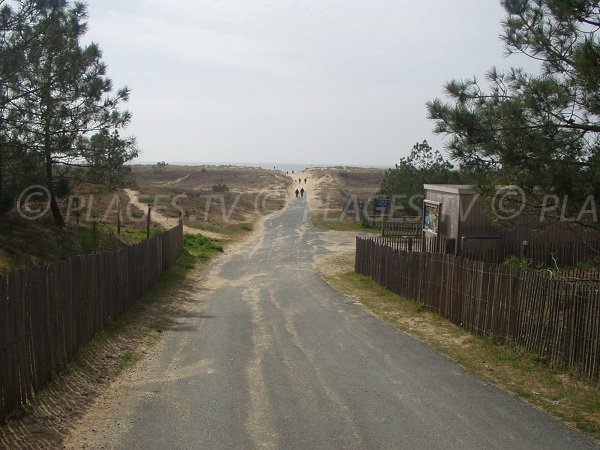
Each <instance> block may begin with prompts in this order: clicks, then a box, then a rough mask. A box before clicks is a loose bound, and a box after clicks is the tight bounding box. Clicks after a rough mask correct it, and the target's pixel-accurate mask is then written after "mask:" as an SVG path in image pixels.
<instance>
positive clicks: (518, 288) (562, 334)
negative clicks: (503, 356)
mask: <svg viewBox="0 0 600 450" xmlns="http://www.w3.org/2000/svg"><path fill="white" fill-rule="evenodd" d="M355 269H356V272H358V273H360V274H363V275H367V276H370V277H371V278H373V279H374V280H375V281H377V282H378V283H379V284H381V285H382V286H384V287H386V288H388V289H390V290H391V291H393V292H395V293H397V294H400V295H402V296H403V297H406V298H409V299H413V300H416V301H418V302H420V303H422V304H423V305H424V306H426V307H427V308H428V309H431V310H434V311H437V312H439V313H440V314H442V315H443V316H444V317H446V318H448V319H449V320H451V321H452V322H454V323H455V324H457V325H459V326H461V327H463V328H465V329H466V330H468V331H469V332H471V333H473V334H476V335H493V336H496V337H501V338H504V339H506V340H509V341H511V342H513V343H515V344H517V345H520V346H523V347H525V348H526V349H527V350H529V351H531V352H534V353H536V354H537V355H539V357H540V358H544V359H546V360H547V361H548V362H549V363H550V364H551V365H552V366H554V367H570V368H574V369H576V370H577V371H579V372H580V373H582V374H583V375H585V376H586V377H588V378H590V379H593V380H596V381H597V380H598V378H599V366H600V364H599V359H600V282H599V281H598V280H597V279H590V280H573V279H569V280H565V279H556V278H552V277H550V276H549V275H548V274H546V273H544V272H536V271H533V270H528V269H518V268H515V267H511V266H508V265H503V264H495V263H486V262H482V261H473V260H469V259H466V258H462V257H457V256H453V255H448V254H441V253H425V252H407V251H404V250H402V249H398V248H395V247H392V246H389V245H386V241H385V240H381V239H378V238H370V237H357V240H356V260H355Z"/></svg>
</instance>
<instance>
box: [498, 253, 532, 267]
mask: <svg viewBox="0 0 600 450" xmlns="http://www.w3.org/2000/svg"><path fill="white" fill-rule="evenodd" d="M504 264H505V265H507V266H511V267H514V268H517V269H527V268H528V267H531V265H532V261H531V259H529V258H523V257H520V256H514V255H513V256H509V257H507V258H506V259H505V260H504Z"/></svg>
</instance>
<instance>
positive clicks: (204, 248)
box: [183, 234, 223, 261]
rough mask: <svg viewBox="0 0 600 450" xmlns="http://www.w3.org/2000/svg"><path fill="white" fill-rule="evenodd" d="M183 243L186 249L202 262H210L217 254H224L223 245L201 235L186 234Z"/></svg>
mask: <svg viewBox="0 0 600 450" xmlns="http://www.w3.org/2000/svg"><path fill="white" fill-rule="evenodd" d="M183 242H184V246H185V248H186V249H187V250H188V251H189V252H190V253H191V254H192V255H194V256H195V257H196V258H198V259H199V260H200V261H206V260H208V259H209V258H210V257H211V255H213V254H214V253H216V252H223V246H222V245H221V244H219V243H217V242H216V241H215V240H213V239H209V238H207V237H205V236H202V235H201V234H185V235H184V236H183Z"/></svg>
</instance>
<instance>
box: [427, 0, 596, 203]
mask: <svg viewBox="0 0 600 450" xmlns="http://www.w3.org/2000/svg"><path fill="white" fill-rule="evenodd" d="M502 4H503V7H504V8H505V10H506V13H507V16H506V19H505V20H504V22H503V28H504V34H503V36H502V39H503V40H504V42H505V44H506V50H507V53H509V54H512V53H520V54H524V55H527V56H528V57H530V58H533V59H535V60H537V61H539V62H540V65H541V71H540V73H539V74H529V73H526V72H525V71H524V70H522V69H519V68H513V69H511V70H509V71H508V72H507V73H500V72H498V71H497V70H496V69H494V68H493V69H491V70H490V71H489V73H488V74H487V76H486V78H487V81H488V83H489V86H488V87H487V88H486V87H485V86H482V85H481V84H480V83H479V82H478V80H477V79H476V78H472V79H467V80H454V81H451V82H449V83H448V84H447V85H446V86H445V91H446V94H447V95H448V96H449V97H450V99H451V101H450V102H449V103H445V102H443V101H441V100H439V99H436V100H434V101H432V102H430V103H428V105H427V107H428V111H429V117H430V118H431V119H433V120H434V121H435V122H436V127H435V131H436V132H438V133H443V134H448V135H450V136H451V140H450V144H449V146H448V148H449V151H450V153H451V156H452V157H453V158H455V159H456V160H457V161H458V162H459V163H460V164H461V166H465V167H466V166H476V167H479V168H487V169H488V170H495V171H498V172H497V173H499V174H501V176H500V177H498V178H496V179H495V180H494V183H505V184H518V185H519V186H521V188H523V189H524V190H525V191H526V192H534V191H542V192H546V193H551V194H555V195H557V196H558V197H560V198H564V196H567V197H568V199H569V204H570V205H571V206H572V207H573V208H575V209H576V208H578V207H580V206H581V204H582V203H585V201H586V199H587V198H588V195H589V194H593V195H594V196H595V199H596V201H597V200H598V199H600V160H599V158H600V39H599V34H598V30H599V29H600V6H599V4H598V2H597V1H592V0H571V1H564V0H504V1H503V2H502Z"/></svg>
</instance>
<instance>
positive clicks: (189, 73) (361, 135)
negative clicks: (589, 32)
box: [88, 0, 522, 166]
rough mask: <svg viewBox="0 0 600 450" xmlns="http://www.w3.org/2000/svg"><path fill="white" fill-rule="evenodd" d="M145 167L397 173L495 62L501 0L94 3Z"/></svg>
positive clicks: (96, 36) (93, 18)
mask: <svg viewBox="0 0 600 450" xmlns="http://www.w3.org/2000/svg"><path fill="white" fill-rule="evenodd" d="M88 5H89V15H90V17H89V33H88V39H90V40H93V41H95V42H97V43H99V44H100V47H101V48H102V50H103V52H104V60H105V62H106V63H107V64H108V66H109V71H108V74H109V76H110V77H111V78H112V79H113V81H114V84H115V87H121V86H123V85H127V86H128V87H130V88H131V90H132V97H131V101H130V102H129V104H128V107H127V109H129V110H130V111H131V112H132V113H133V122H132V124H131V126H130V127H129V129H128V131H129V132H130V133H131V134H134V135H135V136H137V138H138V143H139V146H140V149H141V152H142V153H141V156H140V158H139V159H140V160H142V161H146V162H155V161H160V160H165V161H168V162H175V161H179V162H238V163H239V162H248V163H309V164H336V165H337V164H342V165H353V164H372V165H381V166H392V165H393V164H394V163H395V162H397V161H398V159H399V158H400V157H402V156H406V155H407V154H408V153H409V152H410V149H411V147H412V146H413V145H414V143H415V142H417V141H421V140H423V139H427V140H428V141H429V142H430V143H431V144H432V145H433V146H434V147H436V148H440V149H441V148H442V147H443V141H442V139H441V137H439V136H436V135H434V134H433V133H432V128H433V125H434V124H433V122H432V121H430V120H428V119H427V117H426V116H427V113H426V108H425V103H426V102H427V101H429V100H432V99H433V98H435V97H440V96H442V95H443V92H442V87H443V85H444V83H445V82H446V81H448V80H450V79H453V78H465V77H469V76H473V75H477V76H478V77H480V78H481V79H483V75H484V74H485V72H486V71H487V70H488V69H489V68H490V67H491V66H492V65H496V66H498V67H508V66H510V65H519V62H521V63H522V60H521V61H519V60H516V59H514V58H513V57H511V58H508V59H506V58H505V57H504V56H503V53H504V48H503V44H502V42H501V41H500V39H499V35H500V33H501V25H500V22H501V20H502V19H503V17H504V13H503V10H502V8H501V6H500V5H499V2H498V1H496V0H461V1H460V2H456V1H450V0H422V1H414V0H413V1H408V0H368V1H367V0H365V1H357V0H178V1H177V2H167V1H164V0H127V1H122V0H89V1H88Z"/></svg>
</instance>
